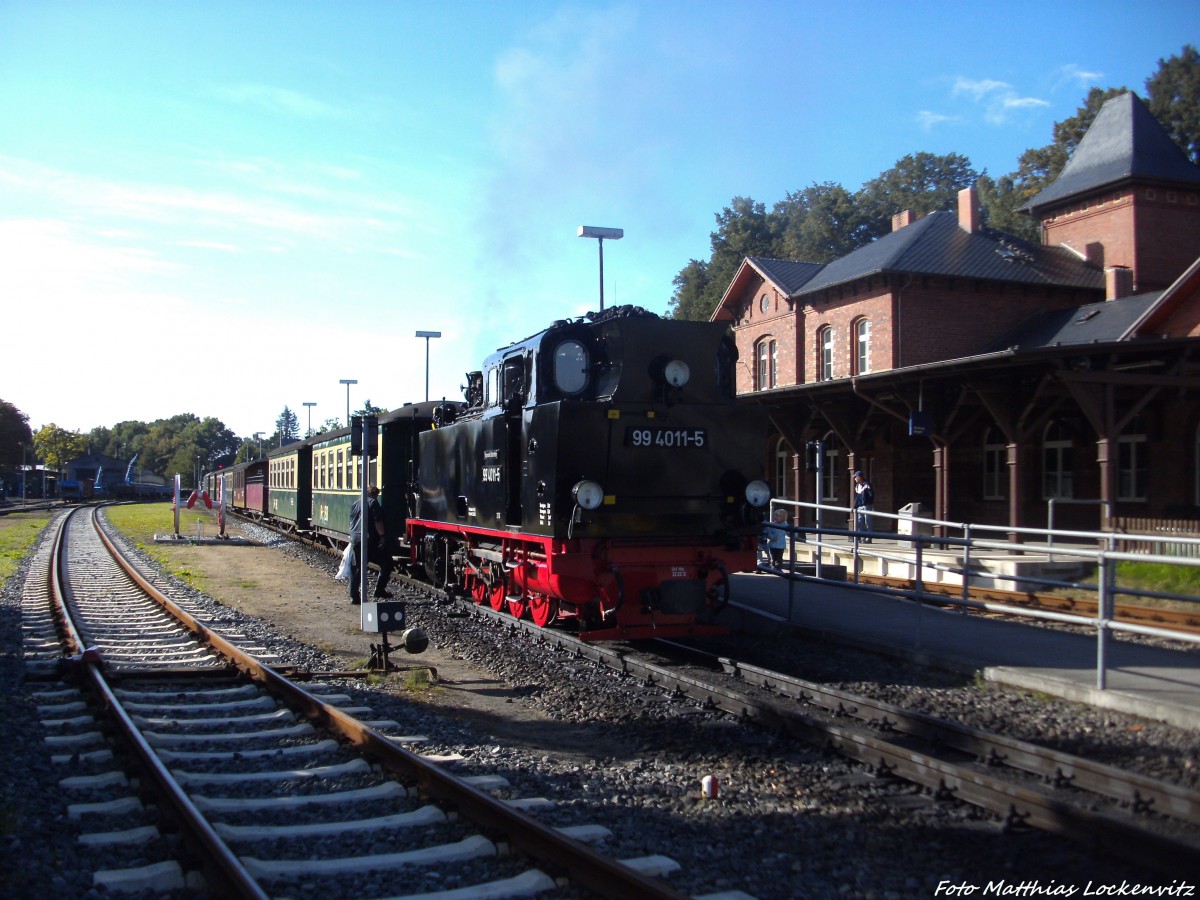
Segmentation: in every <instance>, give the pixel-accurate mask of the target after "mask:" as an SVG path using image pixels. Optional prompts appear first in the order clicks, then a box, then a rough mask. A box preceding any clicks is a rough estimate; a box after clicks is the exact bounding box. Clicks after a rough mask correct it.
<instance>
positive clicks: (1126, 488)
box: [1117, 416, 1147, 500]
mask: <svg viewBox="0 0 1200 900" xmlns="http://www.w3.org/2000/svg"><path fill="white" fill-rule="evenodd" d="M1146 469H1147V466H1146V423H1145V420H1143V419H1142V417H1141V416H1137V417H1135V418H1134V420H1133V421H1132V422H1130V423H1129V427H1128V428H1126V429H1125V431H1124V432H1123V433H1122V434H1121V435H1120V436H1119V437H1118V438H1117V499H1118V500H1145V499H1146Z"/></svg>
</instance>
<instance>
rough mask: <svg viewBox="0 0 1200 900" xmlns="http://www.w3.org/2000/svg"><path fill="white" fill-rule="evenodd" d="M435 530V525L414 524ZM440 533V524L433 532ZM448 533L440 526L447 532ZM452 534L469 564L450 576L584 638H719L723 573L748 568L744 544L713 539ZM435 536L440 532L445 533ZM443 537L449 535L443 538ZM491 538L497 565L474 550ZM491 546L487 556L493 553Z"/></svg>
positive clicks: (487, 599)
mask: <svg viewBox="0 0 1200 900" xmlns="http://www.w3.org/2000/svg"><path fill="white" fill-rule="evenodd" d="M422 524H423V525H425V526H426V527H430V526H432V527H433V528H435V529H436V528H437V525H436V523H431V522H425V523H422ZM437 530H439V531H441V530H442V529H437ZM450 530H451V529H447V531H450ZM453 533H454V537H453V538H450V539H451V540H455V541H458V542H461V543H460V544H459V549H460V550H464V551H465V552H466V556H467V558H469V559H470V558H474V559H475V560H476V561H475V562H473V563H469V564H468V565H466V566H465V567H464V568H463V569H462V571H461V576H455V577H454V578H453V580H454V581H455V582H459V581H460V578H461V583H459V584H458V586H459V587H461V588H462V589H463V590H464V591H465V592H466V593H467V594H469V595H470V596H471V597H472V598H474V600H475V602H476V603H480V604H482V603H490V604H491V606H492V607H493V608H494V609H497V610H501V609H504V608H505V607H507V609H508V611H509V612H510V613H512V614H513V615H514V616H517V617H522V616H524V615H525V614H527V613H528V615H529V616H530V618H532V619H533V621H534V623H535V624H537V625H539V626H541V627H545V626H547V625H550V624H552V623H554V622H558V623H560V624H567V623H570V622H572V620H574V622H575V623H577V624H578V627H579V633H580V637H581V638H583V639H584V640H589V641H609V640H638V639H647V638H666V637H684V636H698V635H713V634H727V633H728V629H727V628H725V627H723V626H719V625H717V624H715V619H716V615H717V613H719V612H720V611H721V609H722V608H723V607H724V606H725V604H726V603H727V602H728V600H729V575H728V573H729V572H737V571H744V570H747V569H752V568H753V567H754V563H755V550H754V546H753V543H752V542H749V541H747V542H746V546H745V547H741V548H738V549H736V550H725V549H717V548H713V547H712V546H711V545H705V546H700V545H695V546H691V545H688V544H686V543H685V544H682V545H681V544H679V543H677V542H673V543H669V544H668V543H663V544H647V543H645V542H644V541H637V542H634V541H630V542H623V541H619V540H618V541H613V540H569V541H563V540H555V539H554V538H550V537H544V538H539V537H533V536H528V535H527V536H524V537H522V538H520V539H516V540H514V539H513V536H512V535H511V534H505V533H501V532H476V531H475V530H474V529H472V530H471V531H470V532H469V533H463V532H462V531H457V530H455V531H454V532H453ZM443 534H446V532H445V531H443ZM446 536H447V537H450V536H449V535H446ZM480 541H483V542H484V543H486V544H488V546H491V547H495V546H497V544H499V545H500V546H501V547H502V548H503V549H502V551H501V553H502V556H503V559H504V562H503V564H502V565H495V566H493V565H488V564H486V563H485V562H484V561H483V560H481V559H479V557H480V556H482V555H485V554H476V553H475V552H474V548H475V547H477V546H478V545H479V542H480ZM493 554H494V551H492V552H491V553H488V554H486V555H493Z"/></svg>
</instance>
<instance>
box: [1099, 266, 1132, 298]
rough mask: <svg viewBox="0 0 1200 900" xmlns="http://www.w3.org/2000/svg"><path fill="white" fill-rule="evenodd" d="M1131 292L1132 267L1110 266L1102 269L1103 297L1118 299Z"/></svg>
mask: <svg viewBox="0 0 1200 900" xmlns="http://www.w3.org/2000/svg"><path fill="white" fill-rule="evenodd" d="M1132 294H1133V269H1131V268H1129V267H1128V266H1110V267H1109V268H1107V269H1105V270H1104V299H1105V300H1120V299H1121V298H1122V297H1128V296H1130V295H1132Z"/></svg>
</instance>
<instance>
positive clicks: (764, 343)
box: [754, 337, 779, 391]
mask: <svg viewBox="0 0 1200 900" xmlns="http://www.w3.org/2000/svg"><path fill="white" fill-rule="evenodd" d="M754 355H755V359H756V361H757V369H756V373H755V374H756V379H757V382H756V384H755V386H754V387H755V390H759V391H765V390H769V389H770V388H773V387H775V385H776V383H777V378H778V375H779V345H778V343H777V342H776V341H775V340H774V339H773V338H769V337H765V338H763V339H762V340H760V341H759V342H758V345H757V346H756V347H755V354H754Z"/></svg>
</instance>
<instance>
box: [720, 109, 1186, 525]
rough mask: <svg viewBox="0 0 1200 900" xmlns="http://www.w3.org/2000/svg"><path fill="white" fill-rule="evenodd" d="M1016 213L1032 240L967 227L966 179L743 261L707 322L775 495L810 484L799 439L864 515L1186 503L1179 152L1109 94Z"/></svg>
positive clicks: (1102, 521) (946, 515)
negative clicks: (822, 253)
mask: <svg viewBox="0 0 1200 900" xmlns="http://www.w3.org/2000/svg"><path fill="white" fill-rule="evenodd" d="M1024 210H1025V211H1026V212H1028V213H1029V214H1030V215H1032V216H1033V217H1034V218H1035V219H1036V220H1037V221H1038V222H1039V223H1040V225H1041V237H1042V240H1041V243H1038V244H1034V243H1030V242H1026V241H1023V240H1021V239H1019V238H1016V237H1014V236H1012V235H1007V234H1003V233H1001V232H998V231H995V230H993V229H990V228H987V227H985V226H982V225H981V222H980V215H979V207H978V202H977V198H976V194H975V191H974V189H973V188H972V189H968V190H965V191H962V192H961V193H960V194H959V198H958V210H957V212H956V213H955V212H935V213H931V214H929V215H927V216H925V217H923V218H920V219H915V220H914V218H913V216H912V215H911V213H908V212H902V213H899V214H897V215H896V216H894V218H893V230H892V232H891V234H889V235H886V236H885V237H883V238H880V239H879V240H877V241H875V242H873V243H871V244H869V245H867V246H865V247H862V248H860V249H858V250H855V251H854V252H852V253H850V254H848V255H846V256H844V257H842V258H840V259H838V260H835V261H834V262H831V263H827V264H815V263H805V262H795V261H786V260H776V259H761V258H753V257H748V258H746V259H745V260H744V261H743V263H742V265H741V267H740V269H739V271H738V273H737V274H736V276H735V277H734V279H733V281H732V282H731V283H730V285H729V287H728V289H727V290H726V292H725V295H724V297H723V298H722V300H721V302H720V304H719V306H718V307H717V309H716V311H715V312H714V314H713V317H712V318H713V320H714V321H726V322H728V323H729V324H730V325H731V326H732V329H733V333H734V337H735V340H736V341H737V345H738V350H739V352H740V363H739V371H738V392H739V395H740V396H741V397H742V399H743V401H748V402H758V403H761V404H763V405H765V406H766V407H767V408H768V410H769V411H770V415H771V422H772V425H773V428H774V434H773V437H772V444H771V452H772V455H773V460H772V465H773V472H774V482H775V483H774V488H775V491H776V494H777V495H778V496H781V497H787V498H792V499H799V500H812V499H814V497H815V496H816V485H815V477H816V476H815V475H814V474H812V473H809V472H807V471H806V469H805V466H804V456H803V448H804V446H805V443H806V442H807V441H810V440H818V439H819V440H822V441H823V442H824V451H825V463H826V465H825V483H824V484H823V485H822V491H821V495H822V499H823V500H824V501H826V502H829V503H834V504H837V505H840V506H849V505H850V498H851V491H850V484H851V481H850V474H851V473H852V472H853V471H854V470H856V469H862V470H863V471H864V472H865V473H866V475H867V477H868V479H869V480H870V481H872V482H873V484H874V488H875V508H876V510H879V511H883V512H897V511H898V510H899V509H900V508H901V507H902V506H905V505H906V504H910V503H919V504H921V508H922V510H923V513H922V514H923V515H926V516H930V517H934V518H938V519H946V520H949V521H953V522H980V523H989V524H999V525H1009V526H1027V527H1044V526H1045V525H1046V523H1047V510H1048V506H1049V504H1048V501H1049V500H1050V499H1054V500H1055V501H1056V503H1055V506H1056V511H1055V521H1054V524H1055V526H1056V527H1059V528H1069V529H1088V530H1094V529H1097V528H1102V529H1110V528H1118V527H1125V526H1127V525H1129V521H1128V520H1129V519H1130V518H1150V519H1162V518H1183V519H1200V168H1198V167H1197V166H1196V165H1194V164H1193V163H1192V162H1191V161H1190V160H1189V159H1188V158H1187V157H1186V156H1185V155H1184V153H1183V152H1182V151H1181V150H1180V149H1179V148H1178V147H1177V146H1176V145H1175V143H1174V142H1173V141H1172V140H1171V139H1170V137H1169V136H1168V135H1167V134H1166V132H1164V131H1163V129H1162V128H1161V126H1160V125H1159V124H1158V122H1157V121H1156V120H1155V119H1154V118H1153V116H1152V115H1151V114H1150V112H1149V110H1148V109H1147V108H1146V107H1145V105H1144V104H1143V103H1142V101H1141V100H1139V99H1138V98H1137V97H1136V96H1135V95H1134V94H1132V93H1127V94H1124V95H1122V96H1119V97H1115V98H1113V99H1111V100H1109V101H1108V102H1107V103H1106V104H1105V105H1104V107H1103V108H1102V109H1101V111H1100V113H1099V114H1098V115H1097V117H1096V119H1095V121H1094V122H1093V124H1092V126H1091V128H1090V129H1089V130H1088V132H1087V133H1086V135H1085V136H1084V137H1083V139H1082V141H1081V142H1080V144H1079V146H1078V147H1077V148H1076V150H1075V153H1074V155H1073V156H1072V157H1071V160H1070V161H1069V162H1068V164H1067V165H1066V167H1065V168H1064V170H1063V172H1062V174H1061V175H1060V176H1059V178H1058V179H1057V180H1056V181H1055V182H1054V183H1053V184H1051V185H1050V186H1048V187H1047V188H1046V189H1045V190H1043V191H1042V192H1041V193H1040V194H1038V195H1037V196H1036V197H1034V198H1033V199H1032V200H1031V201H1030V202H1029V203H1028V204H1027V205H1026V206H1025V207H1024ZM876 522H877V524H876V527H877V528H880V529H884V528H886V527H888V526H890V524H891V523H890V522H888V523H886V524H885V521H884V520H880V519H877V520H876ZM827 524H828V523H827Z"/></svg>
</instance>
